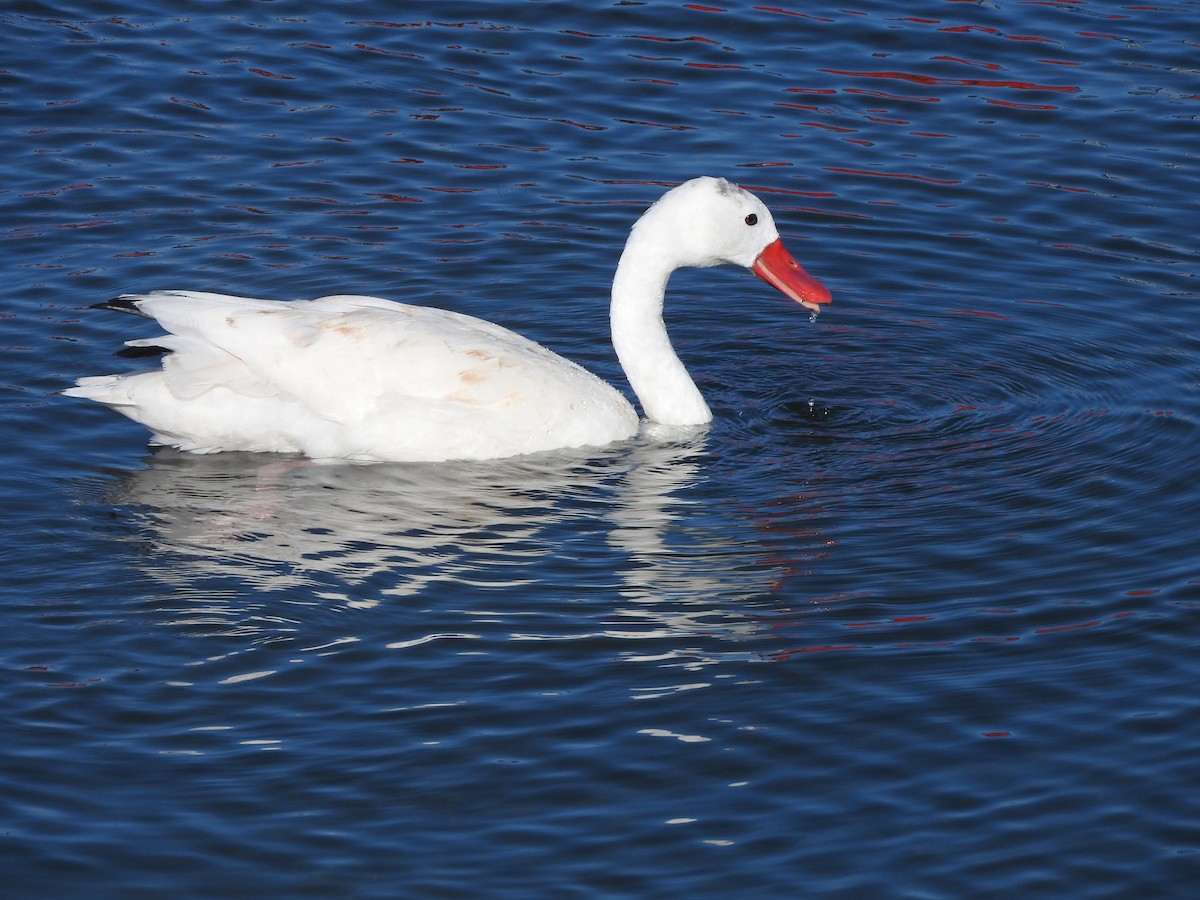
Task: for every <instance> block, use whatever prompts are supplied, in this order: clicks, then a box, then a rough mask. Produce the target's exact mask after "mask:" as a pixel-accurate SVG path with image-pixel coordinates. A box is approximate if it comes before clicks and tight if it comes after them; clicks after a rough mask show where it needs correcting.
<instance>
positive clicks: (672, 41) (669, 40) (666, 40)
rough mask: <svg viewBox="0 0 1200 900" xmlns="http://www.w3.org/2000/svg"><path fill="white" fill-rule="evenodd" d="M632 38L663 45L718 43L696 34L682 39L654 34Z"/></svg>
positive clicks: (633, 36) (638, 35) (636, 35)
mask: <svg viewBox="0 0 1200 900" xmlns="http://www.w3.org/2000/svg"><path fill="white" fill-rule="evenodd" d="M631 37H632V38H633V39H634V40H638V41H657V42H658V43H661V44H681V43H684V42H685V41H698V42H699V43H701V44H716V43H717V41H714V40H713V39H712V38H706V37H700V36H699V35H696V34H693V35H691V36H690V37H682V38H671V37H659V36H658V35H654V34H635V35H631Z"/></svg>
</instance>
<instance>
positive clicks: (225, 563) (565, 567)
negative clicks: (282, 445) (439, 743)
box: [109, 429, 780, 641]
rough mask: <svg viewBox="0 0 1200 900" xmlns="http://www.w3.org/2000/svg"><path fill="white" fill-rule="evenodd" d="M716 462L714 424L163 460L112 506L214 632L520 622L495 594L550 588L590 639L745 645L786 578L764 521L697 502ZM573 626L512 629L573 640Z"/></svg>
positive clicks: (175, 617)
mask: <svg viewBox="0 0 1200 900" xmlns="http://www.w3.org/2000/svg"><path fill="white" fill-rule="evenodd" d="M705 454H706V432H705V431H704V430H703V429H699V430H691V431H688V432H682V433H681V432H674V433H672V434H671V435H670V436H669V438H666V439H664V435H662V434H652V435H649V436H644V437H642V438H639V439H637V440H636V441H634V442H629V443H625V444H622V445H619V446H615V447H612V448H604V449H599V450H597V449H591V450H589V451H574V452H569V451H564V452H561V453H556V454H540V455H538V456H536V457H525V458H519V459H513V460H505V461H500V462H495V463H487V464H479V463H464V464H454V463H451V464H436V465H435V464H429V465H419V464H379V463H375V464H352V463H336V464H316V463H311V462H308V461H303V460H288V459H283V460H279V459H272V458H269V457H264V456H260V455H254V454H237V453H225V454H218V455H213V456H193V455H187V454H180V453H175V452H171V451H162V452H159V453H157V454H155V455H153V456H152V457H151V458H150V459H149V460H148V461H147V466H146V467H145V468H144V469H141V470H139V471H136V472H131V473H127V474H126V476H125V477H124V478H123V479H122V481H121V483H120V484H119V485H118V486H117V487H116V490H115V496H110V498H109V500H110V502H111V501H114V500H115V501H119V502H122V503H125V504H129V507H130V508H131V509H133V510H134V514H135V515H136V516H137V517H138V518H139V523H138V524H139V526H140V527H139V528H138V532H139V536H140V537H141V538H142V539H143V540H145V541H147V542H148V544H149V552H148V553H147V554H145V555H144V556H143V557H142V558H143V559H144V561H145V572H146V574H147V576H148V577H150V578H151V579H153V580H154V581H156V582H159V583H160V584H162V585H163V586H165V587H168V588H169V589H170V590H169V591H168V597H169V598H170V599H169V600H168V599H167V598H164V605H160V606H158V607H157V610H156V612H157V613H159V614H164V613H165V614H166V615H167V616H168V621H167V622H165V623H164V624H171V625H175V626H182V627H186V628H188V629H190V630H195V631H199V632H204V633H217V634H225V635H231V634H237V635H246V636H253V637H254V638H255V639H256V640H260V641H261V640H279V639H287V638H294V637H299V636H300V635H299V634H297V632H303V631H306V630H307V629H306V627H305V625H306V624H307V625H311V624H312V621H313V620H314V619H320V618H322V617H326V616H333V615H337V614H338V613H344V612H346V611H348V610H351V609H363V608H369V607H372V606H375V605H378V604H380V603H383V602H386V601H387V600H388V599H389V598H408V599H409V600H410V601H411V599H412V598H421V600H422V605H423V606H425V605H440V606H442V607H446V606H450V605H452V606H454V607H456V608H457V609H458V610H459V611H460V613H462V612H466V611H467V610H468V609H469V610H473V611H474V613H475V614H476V615H477V616H478V615H482V611H483V609H484V608H485V607H487V606H488V605H489V604H490V605H491V606H492V607H493V612H492V613H491V615H492V616H493V617H494V618H493V621H494V620H495V618H500V619H502V620H503V621H504V622H506V623H508V624H509V625H510V626H511V625H512V622H513V621H521V620H519V619H517V618H516V617H518V616H520V615H522V611H520V610H515V609H512V606H514V605H518V606H519V605H520V604H519V603H516V604H514V603H513V601H511V600H505V601H504V603H503V605H502V608H501V611H500V612H495V611H494V610H495V609H496V608H497V606H498V605H499V604H500V601H497V600H494V599H485V598H488V597H490V596H491V595H492V594H494V593H495V592H496V591H506V590H509V591H512V590H515V592H516V596H517V597H528V598H530V602H531V603H534V604H536V603H537V602H539V601H538V600H537V599H536V598H537V597H538V596H545V594H546V591H545V590H544V588H545V587H549V588H550V589H551V593H553V594H554V595H555V596H562V595H564V594H565V595H567V596H569V597H571V598H572V599H577V598H580V597H588V598H591V597H600V598H601V599H602V601H603V602H602V603H600V604H595V605H593V607H591V608H590V609H589V612H588V614H587V615H584V616H583V618H584V619H587V626H588V627H587V628H586V630H587V632H588V634H589V635H593V636H594V635H596V634H597V633H600V634H605V635H609V636H620V637H629V638H642V637H657V636H662V635H664V634H668V633H669V634H675V635H678V634H683V633H693V634H694V633H697V632H703V633H705V634H711V633H712V632H713V630H714V627H716V628H717V629H718V630H720V631H722V632H723V633H725V634H727V635H728V636H729V637H735V636H736V634H737V633H738V632H740V631H742V630H745V631H747V632H748V631H752V630H753V629H754V627H755V626H754V624H753V622H754V620H753V619H752V618H751V617H749V616H747V615H746V614H745V612H744V611H743V610H741V609H738V608H737V601H738V600H739V599H745V598H747V597H750V596H754V595H758V594H761V593H762V591H763V590H764V585H765V584H767V583H771V582H775V581H777V580H778V579H779V577H780V574H779V571H778V568H779V567H778V566H777V565H776V564H772V563H771V562H769V561H768V559H767V557H766V554H765V552H764V551H763V549H762V548H761V546H756V545H755V543H754V539H753V534H754V529H753V527H752V526H749V527H746V526H743V527H741V528H738V527H733V526H734V524H735V523H733V522H731V521H729V520H723V519H722V515H723V514H722V513H721V511H720V504H719V503H715V504H714V503H713V502H712V500H711V498H708V497H705V496H704V495H703V494H702V493H701V492H699V491H697V489H696V486H697V482H698V478H699V474H698V473H699V472H700V471H701V468H702V466H703V463H704V458H705ZM714 507H715V508H716V509H717V512H714ZM724 514H727V515H733V507H730V508H729V509H728V510H727V511H726V513H724ZM748 535H749V537H747V536H748ZM248 588H249V590H248ZM539 589H542V593H541V594H540V595H539V594H538V593H537V592H538V591H539ZM447 592H449V593H447ZM435 595H436V596H438V597H440V598H441V599H431V598H434V597H435ZM446 597H453V600H452V601H450V600H447V599H446ZM600 606H603V610H602V611H598V610H597V607H600ZM304 607H307V608H308V609H307V611H306V610H304V609H303V608H304ZM526 614H528V613H526ZM614 616H615V617H616V618H615V621H614ZM545 618H549V619H551V620H553V616H549V617H543V619H545ZM521 624H524V622H521ZM331 627H333V625H332V623H331ZM343 627H344V626H343ZM557 627H558V626H557V624H556V626H555V627H553V628H549V629H544V630H541V631H539V630H538V629H536V628H524V627H521V628H511V627H510V632H511V637H512V638H514V639H550V640H554V639H563V638H564V634H563V633H562V631H559V630H556V628H557ZM317 630H318V631H320V630H321V629H317ZM580 636H582V635H579V634H574V635H571V637H573V638H577V637H580ZM311 637H312V635H306V636H305V639H306V640H307V639H311ZM412 637H413V638H414V639H420V638H421V637H422V634H414V635H412Z"/></svg>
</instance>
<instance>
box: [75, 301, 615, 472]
mask: <svg viewBox="0 0 1200 900" xmlns="http://www.w3.org/2000/svg"><path fill="white" fill-rule="evenodd" d="M130 304H132V306H133V307H135V308H136V310H137V311H138V312H141V313H143V314H145V315H149V316H151V317H153V318H155V319H156V320H158V322H159V324H161V325H162V326H163V327H164V329H165V330H166V331H167V332H168V335H167V336H165V337H161V338H153V339H147V340H139V341H132V342H130V343H131V345H133V346H157V347H162V348H163V349H166V350H170V351H172V352H171V353H170V354H169V355H168V356H166V357H165V358H164V360H163V368H162V372H161V373H148V374H147V375H141V376H136V375H135V376H130V377H126V378H125V379H124V380H123V382H122V380H120V379H118V381H117V382H115V383H112V382H109V381H105V382H104V383H103V384H101V383H100V382H98V381H94V380H93V381H92V382H91V383H90V384H89V385H88V386H83V385H81V387H80V388H78V389H75V393H76V395H77V396H88V397H91V398H92V399H97V400H100V401H101V402H107V403H110V405H118V404H120V405H124V406H125V407H126V408H125V409H123V410H122V411H123V412H125V413H126V415H130V416H131V417H133V418H137V419H138V420H139V421H143V422H145V424H147V425H148V426H150V427H151V428H152V429H154V430H157V431H158V433H160V434H166V433H171V434H178V433H179V432H180V430H181V428H182V425H181V424H180V422H181V421H186V415H187V414H185V411H184V410H182V409H173V410H171V412H170V415H171V423H170V425H171V427H170V428H167V427H164V426H163V425H161V424H160V425H156V424H155V422H154V416H153V415H152V410H149V409H146V410H145V411H144V413H142V414H138V415H135V414H134V412H133V411H131V410H130V409H129V407H130V406H133V405H137V403H138V401H129V400H124V399H117V398H116V395H117V393H118V391H116V390H115V389H114V388H115V386H120V385H122V384H124V386H125V387H127V388H132V387H133V386H134V384H135V383H136V382H135V379H142V382H141V385H142V386H144V387H145V388H150V387H153V388H154V390H155V393H154V395H153V396H154V399H153V401H151V402H153V403H154V404H155V405H159V406H164V405H172V406H186V407H188V408H189V409H190V413H189V414H190V415H191V416H193V417H194V418H193V420H192V421H195V424H196V425H197V426H200V427H199V428H198V430H197V434H196V437H195V439H194V440H193V439H189V440H188V442H187V443H189V444H196V445H197V446H199V445H200V444H201V443H202V436H201V435H200V431H203V432H205V433H209V432H213V431H215V430H217V429H218V428H220V430H221V431H222V432H225V431H227V430H229V429H227V428H226V427H224V426H223V425H219V423H221V422H222V421H225V422H228V424H229V425H230V426H232V425H233V423H234V422H237V423H239V424H238V426H237V431H238V432H241V431H246V432H247V433H249V432H252V431H253V430H254V423H255V421H256V420H258V421H262V422H264V423H266V422H273V423H278V427H277V429H276V430H279V431H281V432H286V433H288V434H293V435H294V436H295V437H294V440H295V443H296V444H297V445H298V447H299V449H302V450H304V451H305V452H309V453H312V454H317V455H343V454H347V455H349V454H367V455H370V454H371V453H373V452H374V451H373V450H371V449H363V448H364V447H365V446H367V445H370V446H371V447H382V446H383V444H385V443H387V442H391V443H392V444H393V445H397V446H398V445H399V444H405V443H407V444H408V445H411V446H412V447H418V446H421V445H425V446H434V445H436V446H437V447H438V448H439V449H438V450H437V451H436V452H443V451H442V449H440V448H443V447H444V448H445V450H444V452H445V453H447V455H449V454H451V453H455V454H457V453H459V452H460V451H459V450H457V449H455V446H454V445H455V442H457V443H459V444H461V443H463V442H468V443H470V444H471V446H472V448H473V449H470V450H469V451H464V452H466V453H468V454H469V455H472V456H481V455H488V453H487V451H488V449H489V448H488V447H487V443H488V442H489V441H500V440H504V441H509V442H511V444H512V447H513V448H515V449H513V450H512V451H511V452H529V451H530V450H534V449H542V448H543V447H544V446H567V445H578V444H584V443H603V442H605V440H606V439H607V440H611V439H612V438H611V437H608V438H606V437H605V434H607V433H608V432H607V431H605V430H604V429H612V428H614V427H615V429H616V431H617V432H620V433H618V434H617V435H616V436H626V435H627V434H628V433H632V429H633V428H635V427H636V415H635V414H634V413H633V411H632V409H631V408H630V407H629V405H628V403H627V402H626V401H625V400H624V398H622V397H621V396H620V394H619V393H618V392H616V391H615V390H613V389H612V388H611V387H609V386H608V385H606V384H605V383H604V382H602V381H600V379H598V378H596V377H595V376H593V375H591V374H590V373H588V372H587V371H586V370H584V369H582V368H580V367H579V366H577V365H575V364H574V363H571V362H569V361H568V360H566V359H563V358H562V357H560V356H557V355H556V354H554V353H552V352H550V351H549V350H547V349H545V348H544V347H542V346H540V345H539V344H536V343H534V342H533V341H530V340H528V339H526V338H523V337H521V336H520V335H517V334H515V333H513V332H511V331H508V330H507V329H504V328H501V327H500V326H497V325H493V324H491V323H489V322H485V321H483V320H480V319H476V318H473V317H471V316H464V315H461V314H458V313H453V312H448V311H446V310H439V309H433V308H429V307H420V306H409V305H405V304H399V303H393V302H391V301H387V300H381V299H379V298H375V297H358V296H334V297H323V298H321V299H319V300H310V301H297V302H290V303H279V302H274V301H265V300H254V299H250V298H242V297H229V296H225V295H221V294H203V293H198V292H161V293H155V294H148V295H142V296H138V297H131V298H126V302H125V306H126V308H127V307H128V306H129V305H130ZM105 392H107V393H108V395H109V396H107V397H106V396H102V394H103V393H105ZM614 418H615V419H616V420H617V421H618V422H619V423H620V424H619V425H617V426H611V425H608V424H605V422H606V421H608V422H611V421H612V420H613V419H614ZM199 419H203V420H204V422H205V423H206V424H205V425H203V426H201V425H200V422H199V421H198V420H199ZM322 422H324V423H325V424H324V425H322V424H321V423H322ZM273 427H274V426H273ZM263 429H264V430H267V429H266V425H265V424H264V426H263ZM552 434H557V435H559V437H551V435H552ZM306 435H308V436H313V438H312V439H313V441H317V442H319V443H320V447H319V448H318V447H317V446H316V445H315V444H309V443H308V442H307V438H306V437H305V436H306ZM329 440H333V441H334V443H327V441H329ZM222 441H224V442H226V443H237V442H235V441H233V439H232V438H229V437H222V438H220V439H219V440H211V441H210V442H211V443H212V444H213V446H215V447H217V448H218V449H219V447H220V444H221V442H222ZM557 441H561V443H556V442H557ZM169 442H170V443H174V444H176V445H180V444H181V443H183V441H181V440H171V441H169ZM246 443H247V445H249V443H248V442H246ZM287 444H288V441H285V440H282V439H279V440H276V439H274V438H272V441H271V444H270V445H271V446H273V447H283V446H287ZM254 446H257V445H254ZM496 449H497V450H499V449H500V448H498V447H497V448H496ZM408 452H409V451H408V450H407V449H396V448H395V447H394V448H393V449H392V450H390V451H387V452H386V453H385V452H384V451H382V450H381V451H380V453H381V454H383V455H388V454H390V455H392V456H396V455H398V454H407V453H408ZM421 452H425V451H424V450H422V451H421ZM495 455H507V453H497V454H495Z"/></svg>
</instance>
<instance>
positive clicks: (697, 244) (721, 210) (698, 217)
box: [634, 177, 831, 313]
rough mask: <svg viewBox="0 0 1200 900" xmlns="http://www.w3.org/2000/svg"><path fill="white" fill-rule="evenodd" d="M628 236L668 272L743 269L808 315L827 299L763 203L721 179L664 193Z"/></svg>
mask: <svg viewBox="0 0 1200 900" xmlns="http://www.w3.org/2000/svg"><path fill="white" fill-rule="evenodd" d="M634 234H635V235H636V236H637V237H639V238H641V239H644V240H647V241H651V240H652V241H653V242H654V243H655V244H656V245H657V246H658V247H659V248H660V252H661V253H663V254H664V255H665V256H666V257H668V261H669V263H670V264H671V268H680V267H683V266H694V267H699V268H703V267H705V266H719V265H721V264H723V263H733V264H736V265H739V266H744V267H745V268H747V269H750V270H751V271H753V272H754V274H755V275H757V276H758V277H759V278H761V279H762V280H763V281H765V282H767V283H768V284H770V285H772V286H773V287H775V288H776V289H777V290H779V291H781V292H782V293H784V294H786V295H787V296H788V297H791V298H792V299H793V300H795V301H796V302H797V303H799V304H801V305H802V306H804V307H805V308H806V309H809V310H812V311H813V312H814V313H816V312H820V310H821V307H820V305H819V304H822V303H828V302H829V301H830V299H831V297H830V294H829V290H828V288H826V287H825V286H824V285H823V284H821V282H819V281H817V279H815V278H813V277H812V276H811V275H809V274H808V273H807V272H805V271H804V269H803V268H802V267H801V266H800V264H799V263H798V262H796V260H795V259H793V258H792V255H791V254H790V253H789V252H788V251H787V249H786V248H785V247H784V246H783V242H782V241H781V240H780V239H779V232H778V230H776V228H775V219H774V218H773V217H772V216H771V211H770V210H768V209H767V207H766V205H765V204H764V203H763V202H762V201H761V200H759V199H758V198H757V197H755V196H754V195H753V194H751V193H750V192H749V191H746V190H743V189H742V188H740V187H738V186H737V185H735V184H732V183H730V182H728V181H726V180H725V179H724V178H709V177H703V178H693V179H692V180H691V181H685V182H684V183H683V184H681V185H679V187H676V188H672V189H671V190H669V191H667V193H665V194H663V196H662V197H661V198H660V199H659V200H658V202H657V203H655V204H654V205H653V206H651V207H650V208H649V209H648V210H646V212H645V214H644V215H643V216H642V217H641V218H640V219H639V220H638V222H637V224H636V225H635V226H634Z"/></svg>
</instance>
